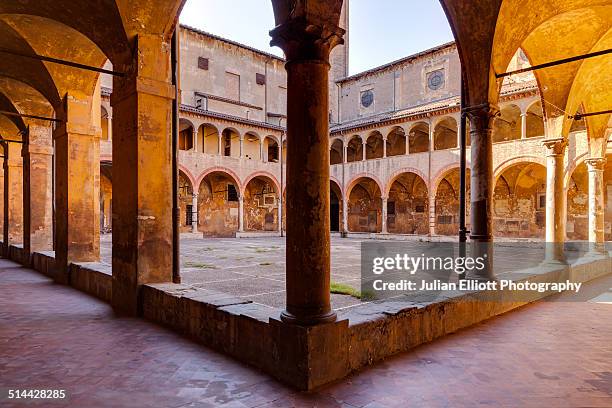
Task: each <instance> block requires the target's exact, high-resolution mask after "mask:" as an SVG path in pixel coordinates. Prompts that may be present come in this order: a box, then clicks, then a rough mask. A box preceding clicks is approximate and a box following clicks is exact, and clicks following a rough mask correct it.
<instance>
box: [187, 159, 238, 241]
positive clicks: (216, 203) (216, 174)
mask: <svg viewBox="0 0 612 408" xmlns="http://www.w3.org/2000/svg"><path fill="white" fill-rule="evenodd" d="M239 197H240V183H239V180H238V179H237V178H236V177H235V175H234V174H232V173H230V172H228V171H227V170H226V169H222V168H213V169H209V170H207V171H206V172H205V173H204V174H203V175H202V176H201V177H200V178H199V185H198V218H197V219H198V231H200V232H202V233H203V234H204V235H207V236H215V237H232V236H235V235H236V231H238V226H239V225H238V223H239V214H238V211H239V207H240V203H239Z"/></svg>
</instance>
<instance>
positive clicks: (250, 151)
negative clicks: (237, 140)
mask: <svg viewBox="0 0 612 408" xmlns="http://www.w3.org/2000/svg"><path fill="white" fill-rule="evenodd" d="M260 143H261V136H260V135H259V134H258V133H257V132H254V131H252V130H250V131H248V132H246V133H245V134H244V137H243V141H242V149H243V151H242V157H243V158H245V159H250V160H261V147H260ZM245 185H246V184H245Z"/></svg>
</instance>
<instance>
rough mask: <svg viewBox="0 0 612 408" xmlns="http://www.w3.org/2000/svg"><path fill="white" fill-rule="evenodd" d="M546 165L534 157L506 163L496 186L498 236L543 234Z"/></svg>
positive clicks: (494, 210)
mask: <svg viewBox="0 0 612 408" xmlns="http://www.w3.org/2000/svg"><path fill="white" fill-rule="evenodd" d="M545 205H546V167H545V166H544V165H542V164H541V163H538V162H537V161H535V160H532V161H516V160H515V161H514V162H513V163H512V164H510V165H508V164H506V165H504V166H503V167H502V168H500V172H499V174H498V175H497V177H496V178H495V183H494V188H493V214H492V216H493V232H494V234H495V235H496V236H501V237H513V238H543V236H544V227H545V220H546V208H545Z"/></svg>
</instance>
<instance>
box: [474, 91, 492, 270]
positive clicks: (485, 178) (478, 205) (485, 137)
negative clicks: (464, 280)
mask: <svg viewBox="0 0 612 408" xmlns="http://www.w3.org/2000/svg"><path fill="white" fill-rule="evenodd" d="M498 112H499V110H498V109H497V107H496V106H493V105H491V104H488V103H485V104H482V105H477V106H475V107H473V108H471V109H470V110H469V111H468V112H467V115H468V118H469V121H470V139H471V154H472V160H471V164H472V165H471V172H470V176H471V180H470V205H471V210H470V217H471V218H470V219H471V222H470V225H471V227H472V228H471V234H470V239H471V241H472V248H473V255H474V256H475V257H481V258H483V261H484V264H485V267H484V268H483V269H482V270H481V271H475V272H474V273H472V274H471V275H470V277H471V278H472V279H476V280H483V281H485V280H494V279H495V273H494V271H493V227H492V212H493V210H492V209H493V137H492V133H493V119H494V118H495V116H496V115H497V114H498Z"/></svg>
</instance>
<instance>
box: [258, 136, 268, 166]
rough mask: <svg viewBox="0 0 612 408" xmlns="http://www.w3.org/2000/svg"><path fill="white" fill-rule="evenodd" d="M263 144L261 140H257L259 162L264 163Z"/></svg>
mask: <svg viewBox="0 0 612 408" xmlns="http://www.w3.org/2000/svg"><path fill="white" fill-rule="evenodd" d="M263 146H264V142H263V139H259V161H262V162H265V161H266V160H265V158H264V148H263Z"/></svg>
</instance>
